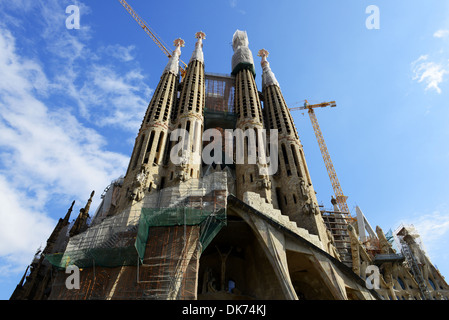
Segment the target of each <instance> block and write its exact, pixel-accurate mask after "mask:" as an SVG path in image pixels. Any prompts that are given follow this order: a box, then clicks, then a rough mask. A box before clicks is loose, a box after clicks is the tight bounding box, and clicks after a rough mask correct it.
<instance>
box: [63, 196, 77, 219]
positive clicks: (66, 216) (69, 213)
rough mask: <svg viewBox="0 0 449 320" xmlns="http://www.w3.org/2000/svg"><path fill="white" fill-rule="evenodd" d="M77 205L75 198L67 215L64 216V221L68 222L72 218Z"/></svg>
mask: <svg viewBox="0 0 449 320" xmlns="http://www.w3.org/2000/svg"><path fill="white" fill-rule="evenodd" d="M74 205H75V200H73V202H72V205H71V206H70V208H69V210H68V211H67V213H66V215H65V217H64V223H65V224H68V223H69V220H70V215H71V214H72V210H73V206H74Z"/></svg>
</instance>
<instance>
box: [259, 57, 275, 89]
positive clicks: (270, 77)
mask: <svg viewBox="0 0 449 320" xmlns="http://www.w3.org/2000/svg"><path fill="white" fill-rule="evenodd" d="M257 55H258V56H259V57H261V58H262V61H261V62H260V64H261V65H262V70H263V71H262V87H266V86H269V85H272V84H274V85H277V86H279V82H278V81H277V80H276V77H275V76H274V73H273V71H271V68H270V63H269V62H268V61H267V57H268V55H269V52H268V51H267V50H265V49H260V50H259V53H258V54H257Z"/></svg>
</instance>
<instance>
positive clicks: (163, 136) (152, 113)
mask: <svg viewBox="0 0 449 320" xmlns="http://www.w3.org/2000/svg"><path fill="white" fill-rule="evenodd" d="M174 45H175V47H176V48H175V50H174V51H173V53H172V56H171V57H170V59H169V61H168V63H167V66H166V67H165V69H164V71H163V74H162V76H161V79H160V81H159V84H158V86H157V88H156V91H155V93H154V95H153V97H152V99H151V101H150V104H149V106H148V109H147V111H146V114H145V117H144V120H143V122H142V125H141V127H140V130H139V133H138V135H137V137H136V143H135V145H134V150H133V153H132V155H131V160H130V162H129V166H128V171H127V172H126V176H125V179H124V182H123V186H122V188H121V194H120V199H119V200H118V201H119V203H118V206H117V208H116V210H115V213H120V212H121V210H124V209H125V208H127V207H129V206H130V205H132V203H133V202H136V201H140V200H142V198H143V197H144V193H145V192H150V193H151V192H152V191H153V190H157V189H160V188H161V187H163V186H161V183H162V177H161V176H162V169H163V166H162V162H163V156H164V150H165V145H166V143H167V140H168V138H169V125H170V117H171V113H172V109H173V108H174V105H175V103H176V98H177V97H176V94H177V86H178V83H179V57H180V55H181V47H183V46H184V40H182V39H181V38H178V39H176V40H175V41H174ZM110 215H111V214H110Z"/></svg>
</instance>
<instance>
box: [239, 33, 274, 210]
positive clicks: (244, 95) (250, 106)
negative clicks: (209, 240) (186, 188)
mask: <svg viewBox="0 0 449 320" xmlns="http://www.w3.org/2000/svg"><path fill="white" fill-rule="evenodd" d="M248 44H249V41H248V36H247V34H246V32H245V31H240V30H237V31H236V32H235V33H234V36H233V38H232V47H233V49H234V55H233V56H232V74H233V75H235V98H234V100H235V109H236V113H237V114H238V117H237V122H236V129H240V130H242V131H243V132H246V133H247V134H248V139H247V142H246V143H244V144H245V146H244V153H245V155H244V161H243V162H244V163H241V164H239V163H237V164H236V166H235V171H236V189H237V190H236V191H237V198H239V199H240V200H243V199H244V196H245V192H255V193H257V194H259V195H260V196H261V197H262V198H264V199H265V200H266V201H267V202H268V203H272V193H271V177H269V176H268V175H265V174H261V170H260V168H261V163H260V162H259V155H260V154H263V151H264V149H263V148H264V146H263V143H262V139H258V138H257V137H259V133H261V132H262V130H263V129H264V125H263V115H262V105H261V103H260V98H259V91H258V90H257V85H256V81H255V79H254V77H255V68H254V61H253V55H252V53H251V50H250V49H249V47H248ZM252 133H254V134H255V136H254V135H252ZM250 137H254V139H252V140H255V141H254V144H253V146H255V147H253V148H250V147H249V145H250ZM244 141H245V139H244ZM261 147H262V148H261ZM254 156H255V158H256V163H250V161H249V159H250V158H254Z"/></svg>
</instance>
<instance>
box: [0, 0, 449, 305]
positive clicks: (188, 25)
mask: <svg viewBox="0 0 449 320" xmlns="http://www.w3.org/2000/svg"><path fill="white" fill-rule="evenodd" d="M129 3H130V4H131V5H132V6H133V7H134V9H135V10H136V11H137V12H138V13H139V14H140V15H141V16H142V17H143V18H144V19H145V20H146V21H147V23H148V24H149V25H150V26H151V27H152V28H153V29H154V30H155V31H156V32H157V34H158V35H159V36H160V37H161V38H162V39H164V41H165V42H166V43H168V44H169V47H170V48H173V46H172V42H173V40H174V39H175V38H178V37H182V38H183V39H184V40H185V41H186V46H185V48H183V49H182V51H183V54H182V56H181V59H183V60H184V61H188V60H189V58H190V55H191V53H192V51H193V48H194V43H195V39H194V34H195V32H197V31H200V30H202V31H204V32H205V33H206V40H204V54H205V67H206V71H207V72H215V73H230V71H231V70H230V68H231V57H232V47H231V40H232V35H233V33H234V32H235V30H236V29H241V30H246V31H247V32H248V36H249V41H250V49H251V50H252V51H253V54H254V58H255V61H256V70H257V79H256V81H257V83H258V85H259V88H260V83H261V79H260V74H261V68H260V65H259V62H260V58H258V57H257V56H256V54H257V51H258V50H259V49H262V48H265V49H267V50H268V51H269V52H270V56H269V57H268V60H269V61H270V63H271V67H272V70H273V72H274V73H275V74H276V77H277V79H278V81H279V83H280V85H281V88H282V91H283V94H284V97H285V100H286V101H287V103H288V104H290V106H291V107H293V106H299V105H300V104H301V103H303V102H304V99H308V100H309V101H310V102H311V103H318V102H323V101H331V100H335V101H336V102H337V108H333V109H322V110H317V112H316V113H317V117H318V121H319V123H320V125H321V129H322V131H323V134H324V137H325V139H326V143H327V146H328V148H329V152H330V154H331V157H332V160H333V162H334V166H335V168H336V171H337V174H338V177H339V180H340V183H341V185H342V188H343V191H344V193H345V194H346V195H347V196H348V197H349V198H348V205H349V207H350V209H351V210H352V212H355V210H354V207H355V205H359V206H360V208H361V209H362V211H363V212H364V214H365V215H366V216H367V218H368V220H369V221H370V223H371V225H373V226H376V225H379V226H380V227H381V228H382V229H383V230H384V231H385V232H386V231H388V230H389V229H390V228H391V229H393V230H394V229H395V228H397V227H398V226H399V225H400V224H401V223H406V224H414V225H415V227H416V228H417V229H418V231H419V232H420V233H421V236H422V238H423V242H424V245H425V247H426V249H427V251H428V254H429V256H430V258H431V259H432V261H433V262H434V263H435V264H436V265H437V266H438V268H439V269H440V271H441V272H442V274H443V275H445V276H448V275H449V253H448V251H447V249H446V245H447V244H448V243H449V203H448V195H449V187H448V183H447V182H448V180H449V170H448V169H449V168H448V163H449V148H448V141H449V126H448V125H447V123H448V120H449V108H448V102H447V101H448V99H447V98H448V93H449V85H448V83H449V81H448V78H449V3H448V2H447V1H445V0H440V1H438V0H431V1H426V2H425V3H424V2H422V1H410V0H409V1H405V0H398V1H394V3H392V1H384V0H374V1H370V2H369V3H368V2H366V1H360V0H347V1H344V2H343V1H339V2H338V3H337V2H336V1H330V0H328V1H324V0H320V1H312V0H302V1H287V0H283V1H266V0H262V1H255V0H254V1H250V0H245V1H244V0H231V1H229V0H224V1H214V2H212V1H200V0H195V1H189V2H186V1H174V2H172V3H173V5H170V6H166V5H164V4H163V2H160V3H159V2H158V3H155V2H154V1H151V2H150V1H144V0H130V1H129ZM343 3H344V4H343ZM370 4H374V5H376V6H377V7H378V8H379V19H380V24H379V27H380V29H368V28H367V27H366V20H367V19H369V18H370V13H367V12H366V8H367V7H368V5H370ZM69 5H77V6H78V7H79V8H80V17H81V19H80V29H68V28H67V27H66V19H67V18H68V17H69V15H70V14H68V13H66V8H67V7H68V6H69ZM166 62H167V58H166V57H165V55H164V54H163V53H162V51H160V50H159V48H158V47H157V46H156V45H155V44H154V43H153V42H152V41H151V39H150V38H149V37H148V35H146V34H145V32H143V31H142V30H141V28H140V27H139V26H138V25H137V23H136V22H135V21H134V20H133V19H132V17H131V16H130V15H129V14H128V13H127V12H126V11H125V9H124V8H123V7H122V6H121V4H120V3H119V1H117V0H108V1H76V0H63V1H56V0H46V1H36V0H20V1H19V0H16V1H6V0H0V219H1V220H0V221H1V223H0V299H8V298H9V296H10V295H11V293H12V291H13V289H14V287H15V285H16V284H17V282H18V281H19V280H20V277H21V276H22V273H23V272H24V271H25V268H26V266H27V265H28V264H29V263H30V261H31V259H32V257H33V254H34V253H35V251H36V250H37V249H38V248H39V246H41V245H44V244H45V241H46V239H47V238H48V236H49V234H50V233H51V231H52V230H53V228H54V226H55V225H56V222H57V220H58V219H59V218H60V217H63V216H64V215H65V213H66V211H67V209H68V208H69V206H70V204H71V202H72V201H73V200H76V205H75V210H74V211H73V216H72V217H73V218H74V217H75V215H76V214H77V213H78V212H79V209H80V208H81V207H83V206H84V205H85V203H86V201H87V199H88V197H89V195H90V193H91V191H92V190H95V192H96V194H95V197H94V202H93V204H92V208H93V210H94V209H95V208H96V206H98V204H99V202H100V195H101V193H102V192H103V190H104V188H105V187H106V186H107V185H108V184H109V183H110V182H111V181H112V180H114V179H116V178H118V177H119V176H120V175H122V174H124V173H125V171H126V167H127V164H128V161H129V156H130V154H131V151H132V147H133V143H134V139H135V137H136V134H137V131H138V129H139V126H140V122H141V120H142V118H143V116H144V113H145V110H146V107H147V105H148V102H149V101H150V99H151V96H152V93H153V90H154V88H155V87H156V85H157V82H158V80H159V77H160V75H161V73H162V70H163V68H164V66H165V64H166ZM293 117H294V120H295V123H296V127H297V129H298V131H299V135H300V137H301V141H302V143H303V145H304V149H305V154H306V160H307V162H308V166H309V169H310V171H311V176H312V181H313V183H314V187H315V190H316V191H317V196H318V199H319V202H320V203H321V204H323V205H325V206H326V207H329V206H330V202H329V200H330V197H331V195H332V194H333V192H332V187H331V185H330V182H329V178H328V176H327V172H326V169H325V167H324V163H323V160H322V158H321V154H320V151H319V148H318V145H317V142H316V139H315V136H314V134H313V129H312V126H311V124H310V120H309V118H308V116H307V114H303V113H302V112H298V111H297V112H294V113H293Z"/></svg>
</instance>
